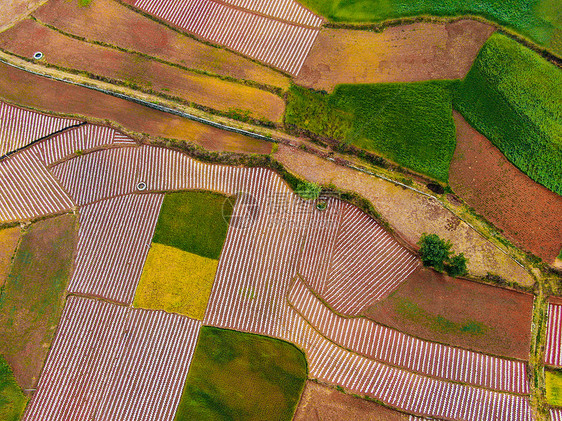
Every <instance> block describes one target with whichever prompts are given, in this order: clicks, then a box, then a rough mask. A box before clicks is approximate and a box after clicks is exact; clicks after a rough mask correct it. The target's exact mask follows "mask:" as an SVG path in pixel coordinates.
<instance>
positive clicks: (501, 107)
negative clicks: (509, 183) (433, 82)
mask: <svg viewBox="0 0 562 421" xmlns="http://www.w3.org/2000/svg"><path fill="white" fill-rule="evenodd" d="M561 104H562V72H561V71H560V69H558V68H557V67H556V66H555V65H553V64H552V63H549V62H548V61H546V60H545V59H543V58H542V57H540V56H539V55H538V54H536V53H534V52H533V51H530V50H528V49H526V48H525V47H523V46H522V45H520V44H519V43H517V42H516V41H514V40H512V39H510V38H508V37H506V36H505V35H501V34H497V33H496V34H493V35H492V36H491V37H490V38H489V39H488V41H487V42H486V43H485V44H484V46H483V48H482V50H480V53H479V54H478V56H477V58H476V60H475V62H474V64H473V66H472V68H471V69H470V71H469V72H468V74H467V76H466V77H465V79H464V80H463V81H462V82H461V83H460V85H459V86H458V88H457V90H456V92H455V97H454V107H455V109H457V110H458V111H459V112H460V113H461V114H462V115H463V117H464V118H465V119H466V120H467V121H468V122H469V123H470V125H471V126H472V127H474V128H475V129H477V130H478V131H479V132H480V133H482V134H483V135H484V136H486V137H487V138H488V139H489V140H490V141H491V142H492V143H493V144H494V145H495V146H497V147H498V148H499V149H500V151H501V152H502V153H503V154H504V155H505V156H506V157H507V158H508V159H509V160H510V161H511V162H512V163H513V164H514V165H515V166H516V167H518V168H519V169H520V170H521V171H523V172H524V173H525V174H527V175H528V176H529V177H530V178H532V179H533V180H535V181H536V182H538V183H540V184H542V185H543V186H545V187H547V188H548V189H549V190H552V191H553V192H555V193H558V194H560V195H562V166H560V162H562V105H561Z"/></svg>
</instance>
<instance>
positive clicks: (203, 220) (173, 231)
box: [152, 191, 233, 259]
mask: <svg viewBox="0 0 562 421" xmlns="http://www.w3.org/2000/svg"><path fill="white" fill-rule="evenodd" d="M232 206H233V201H232V200H228V198H227V197H226V196H223V195H221V194H217V193H211V192H192V191H191V192H175V193H168V194H166V196H165V197H164V202H163V203H162V209H161V211H160V216H159V217H158V223H157V224H156V230H155V231H154V237H153V239H152V241H153V242H155V243H160V244H164V245H167V246H171V247H176V248H178V249H180V250H183V251H186V252H188V253H194V254H197V255H199V256H202V257H207V258H209V259H218V258H219V257H220V254H221V250H222V245H223V243H224V240H225V238H226V232H227V230H228V220H227V219H225V217H224V216H226V215H232ZM223 215H224V216H223Z"/></svg>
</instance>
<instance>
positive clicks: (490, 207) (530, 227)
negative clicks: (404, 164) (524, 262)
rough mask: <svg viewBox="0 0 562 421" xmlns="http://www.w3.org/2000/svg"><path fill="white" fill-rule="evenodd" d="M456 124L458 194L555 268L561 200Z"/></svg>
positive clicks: (452, 177) (453, 172) (454, 180)
mask: <svg viewBox="0 0 562 421" xmlns="http://www.w3.org/2000/svg"><path fill="white" fill-rule="evenodd" d="M454 118H455V123H456V126H457V148H456V150H455V154H454V156H453V160H452V162H451V169H450V172H449V181H450V183H451V187H452V188H453V190H454V191H455V193H457V194H458V195H459V196H460V197H462V198H463V199H464V200H465V201H466V202H467V203H468V204H469V205H470V206H472V207H473V208H474V209H475V210H476V212H478V213H480V214H481V215H483V216H484V217H485V218H486V219H488V220H489V221H491V222H492V223H493V224H494V225H496V226H497V227H498V228H500V229H502V230H503V231H504V234H505V235H506V237H508V238H509V239H510V240H512V241H513V242H514V243H516V244H518V245H519V246H521V247H522V248H524V249H526V250H528V251H530V252H532V253H534V254H536V255H537V256H539V257H541V258H542V259H544V260H545V261H547V262H548V263H550V264H552V263H553V262H554V259H555V258H556V256H557V255H558V253H559V252H560V249H562V196H558V195H557V194H556V193H554V192H551V191H550V190H548V189H547V188H545V187H543V186H541V185H540V184H537V183H535V182H534V181H533V180H531V179H530V178H529V177H527V176H526V175H525V174H523V173H522V172H521V171H519V170H518V169H517V168H516V167H515V166H514V165H513V164H511V163H510V162H509V161H508V160H507V158H506V157H505V156H504V155H503V154H502V153H501V152H500V150H499V149H498V148H496V147H495V146H494V145H493V144H492V143H491V142H490V141H489V140H488V139H486V137H484V136H483V135H481V134H480V133H478V132H477V131H476V130H475V129H473V128H472V127H471V126H470V125H469V124H468V123H467V122H466V121H465V120H464V119H463V118H462V116H461V115H460V114H458V113H454Z"/></svg>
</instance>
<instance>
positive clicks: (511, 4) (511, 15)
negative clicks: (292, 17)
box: [302, 0, 562, 55]
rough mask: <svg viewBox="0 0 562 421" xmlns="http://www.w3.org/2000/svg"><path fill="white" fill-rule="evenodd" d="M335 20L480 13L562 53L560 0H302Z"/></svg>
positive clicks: (558, 53) (377, 19)
mask: <svg viewBox="0 0 562 421" xmlns="http://www.w3.org/2000/svg"><path fill="white" fill-rule="evenodd" d="M302 3H303V4H304V5H305V6H307V7H309V8H311V9H312V10H313V11H315V12H316V13H318V14H321V15H323V16H325V17H327V18H328V19H330V20H332V21H336V22H382V21H385V20H390V19H397V18H403V17H413V16H427V15H431V16H465V15H478V16H482V17H484V18H486V19H489V20H490V21H493V22H496V23H498V24H500V25H502V26H505V27H507V28H510V29H512V30H513V31H515V32H518V33H520V34H521V35H523V36H525V37H527V38H530V39H532V40H533V41H534V42H536V43H537V44H539V45H542V46H544V47H547V48H549V49H550V50H552V51H553V52H554V53H556V54H557V55H562V45H561V43H560V39H559V37H560V31H561V30H562V16H561V14H560V3H559V1H558V0H510V1H505V0H479V1H464V0H442V1H426V0H302Z"/></svg>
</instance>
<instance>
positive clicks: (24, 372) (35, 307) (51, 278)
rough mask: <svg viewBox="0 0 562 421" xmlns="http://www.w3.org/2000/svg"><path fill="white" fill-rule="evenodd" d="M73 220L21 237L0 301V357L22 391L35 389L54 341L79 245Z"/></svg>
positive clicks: (37, 227)
mask: <svg viewBox="0 0 562 421" xmlns="http://www.w3.org/2000/svg"><path fill="white" fill-rule="evenodd" d="M77 237H78V235H77V223H76V218H75V217H74V216H73V215H63V216H59V217H57V218H51V219H47V220H44V221H40V222H36V223H35V224H33V225H31V227H30V228H29V229H28V231H27V232H26V233H24V234H23V237H22V240H21V244H20V246H19V247H18V251H17V252H16V255H15V256H14V260H13V264H12V268H11V270H10V274H9V276H8V279H7V281H6V284H5V285H4V289H3V291H2V301H1V302H0V353H1V354H2V355H4V357H5V358H6V360H7V361H8V363H9V364H10V366H11V367H12V369H13V371H14V375H15V377H16V380H17V381H18V383H19V385H20V386H21V387H22V388H26V389H29V388H33V387H34V386H35V385H36V383H37V379H38V378H39V374H40V372H41V368H42V367H43V363H44V361H45V358H46V357H47V352H48V350H49V347H50V345H51V341H52V340H53V336H54V334H55V329H56V327H57V325H58V321H59V318H60V314H61V311H62V306H63V296H64V292H65V289H66V285H67V283H68V280H69V278H70V273H71V269H72V257H73V253H74V248H75V246H76V241H77Z"/></svg>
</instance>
